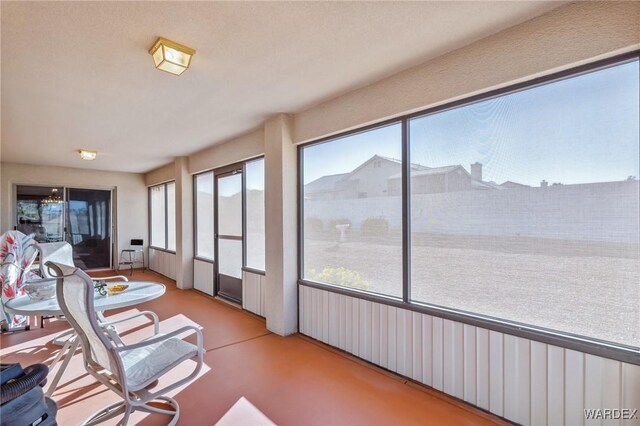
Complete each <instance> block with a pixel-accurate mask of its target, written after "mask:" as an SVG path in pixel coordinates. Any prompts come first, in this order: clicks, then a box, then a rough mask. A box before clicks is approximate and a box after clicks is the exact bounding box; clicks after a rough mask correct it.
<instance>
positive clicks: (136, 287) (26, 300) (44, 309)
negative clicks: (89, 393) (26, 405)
mask: <svg viewBox="0 0 640 426" xmlns="http://www.w3.org/2000/svg"><path fill="white" fill-rule="evenodd" d="M97 279H99V278H97ZM126 284H128V285H129V288H127V289H126V290H125V291H123V292H122V293H118V294H114V295H106V296H103V295H101V294H99V293H98V292H94V296H95V298H94V302H93V303H94V307H95V310H96V314H97V316H98V320H99V321H100V323H101V324H102V325H103V326H105V331H106V332H107V333H108V334H109V336H110V337H111V338H112V339H114V341H116V342H118V343H122V341H121V340H120V338H119V337H118V333H117V331H116V330H115V328H114V327H113V325H114V324H116V323H119V322H123V321H126V320H129V319H131V318H134V317H137V316H142V315H150V316H152V317H153V319H154V326H155V327H156V328H157V327H158V317H157V315H156V314H155V313H153V312H150V311H145V312H140V313H138V314H135V315H132V316H129V317H127V318H123V319H120V320H116V321H111V322H110V321H109V320H108V319H107V318H105V317H104V312H105V311H108V310H112V309H118V308H126V307H129V306H135V305H139V304H141V303H144V302H148V301H150V300H153V299H156V298H158V297H160V296H162V295H163V294H164V293H165V291H166V287H165V286H164V285H163V284H160V283H154V282H148V281H128V282H126ZM4 309H5V310H6V311H7V312H8V313H10V314H13V315H29V316H32V315H35V316H43V315H54V316H58V315H63V312H62V310H61V309H60V306H59V305H58V300H57V299H56V298H53V299H49V300H32V299H31V298H30V297H29V296H26V295H25V296H19V297H16V298H15V299H12V300H10V301H9V302H7V303H6V304H5V305H4ZM79 344H80V339H77V338H76V335H75V333H71V335H70V337H69V339H67V341H66V342H65V343H64V345H63V347H62V348H61V349H60V351H59V352H58V354H57V355H56V358H55V359H54V360H53V362H52V363H51V366H50V367H49V368H50V369H51V371H53V368H54V367H55V365H56V364H57V363H58V361H59V360H60V359H61V358H62V357H63V356H64V354H65V353H66V357H65V359H64V361H63V363H62V365H61V366H60V369H59V370H58V372H57V373H56V376H55V377H54V379H53V380H52V381H51V383H50V385H49V388H48V389H47V393H46V395H47V396H51V395H52V394H53V391H54V390H55V388H56V386H57V385H58V382H59V381H60V378H61V377H62V374H63V373H64V370H65V369H66V368H67V365H68V364H69V361H71V358H72V357H73V354H74V353H75V352H76V349H77V348H78V345H79Z"/></svg>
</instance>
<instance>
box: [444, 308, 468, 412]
mask: <svg viewBox="0 0 640 426" xmlns="http://www.w3.org/2000/svg"><path fill="white" fill-rule="evenodd" d="M463 341H464V336H463V327H462V323H459V322H453V321H450V320H444V322H443V354H444V355H443V362H442V364H443V390H444V392H446V393H448V394H449V395H453V396H455V397H456V398H460V399H462V398H463V397H464V389H463V370H464V357H463V349H462V346H463Z"/></svg>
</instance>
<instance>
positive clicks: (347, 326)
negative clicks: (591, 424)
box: [150, 253, 640, 426]
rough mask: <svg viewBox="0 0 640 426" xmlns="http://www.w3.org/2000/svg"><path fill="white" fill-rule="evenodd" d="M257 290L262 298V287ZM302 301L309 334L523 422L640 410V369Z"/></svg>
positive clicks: (569, 421) (336, 299) (427, 320)
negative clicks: (587, 412) (586, 411)
mask: <svg viewBox="0 0 640 426" xmlns="http://www.w3.org/2000/svg"><path fill="white" fill-rule="evenodd" d="M162 254H164V253H162ZM160 256H161V254H160V253H158V256H157V257H158V258H160ZM166 258H167V257H165V258H163V260H166ZM150 259H151V262H153V257H150ZM246 278H247V282H252V281H251V278H250V277H248V276H247V277H246ZM254 284H255V285H254ZM251 285H253V287H254V288H256V292H257V293H256V295H255V297H254V298H255V299H256V300H257V299H259V297H262V295H263V289H262V288H261V286H262V281H261V278H260V279H257V280H256V281H255V282H252V284H250V286H251ZM299 294H300V316H301V317H300V327H301V331H302V332H303V333H304V334H308V335H309V336H311V337H314V338H316V339H318V340H322V341H325V342H328V343H329V344H331V345H334V346H337V347H339V348H340V349H343V350H346V351H348V352H351V353H353V354H354V355H357V356H359V357H361V358H363V359H366V360H370V361H371V362H373V363H375V364H378V365H380V366H382V367H384V368H387V369H389V370H392V371H396V372H398V373H399V374H402V375H405V376H408V377H411V378H413V379H415V380H417V381H421V382H422V383H425V384H427V385H429V386H432V387H434V388H436V389H439V390H444V391H445V392H447V393H449V394H451V395H453V396H456V397H459V398H462V399H464V400H465V401H467V402H469V403H471V404H475V405H477V406H479V407H480V408H484V409H488V410H489V411H491V412H493V413H494V414H497V415H499V416H503V417H505V418H507V419H508V420H511V421H514V422H517V423H521V424H525V425H526V424H533V425H538V424H553V425H555V424H566V425H581V424H584V423H585V420H584V408H603V409H606V408H631V409H633V408H636V407H638V406H640V367H639V366H635V365H629V364H624V363H620V362H618V361H612V360H608V359H604V358H601V357H597V356H592V355H585V354H583V353H580V352H576V351H571V350H566V349H562V348H559V347H555V346H551V345H546V344H544V343H540V342H535V341H530V340H527V339H522V338H518V337H515V336H511V335H505V334H503V333H499V332H495V331H489V330H487V329H482V328H479V327H475V326H470V325H464V324H462V323H458V322H455V321H450V320H444V319H442V318H438V317H433V316H430V315H426V314H421V313H417V312H410V311H407V310H404V309H400V308H396V307H393V306H388V305H382V304H378V303H375V302H370V301H366V300H362V299H358V298H353V297H349V296H345V295H341V294H337V293H332V292H326V291H324V290H320V289H316V288H311V287H306V286H301V287H300V293H299ZM256 303H257V302H256ZM255 309H257V310H261V308H258V307H257V306H256V307H255ZM605 424H622V425H633V426H640V421H639V420H638V419H631V420H625V421H613V422H605Z"/></svg>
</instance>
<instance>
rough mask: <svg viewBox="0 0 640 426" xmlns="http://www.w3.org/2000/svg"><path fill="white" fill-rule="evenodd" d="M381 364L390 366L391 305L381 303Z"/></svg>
mask: <svg viewBox="0 0 640 426" xmlns="http://www.w3.org/2000/svg"><path fill="white" fill-rule="evenodd" d="M379 308H380V365H381V366H383V367H384V368H389V351H388V347H389V306H387V305H380V306H379Z"/></svg>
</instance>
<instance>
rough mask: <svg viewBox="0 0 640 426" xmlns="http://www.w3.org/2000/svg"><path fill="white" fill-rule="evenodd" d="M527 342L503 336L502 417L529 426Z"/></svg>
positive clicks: (528, 354)
mask: <svg viewBox="0 0 640 426" xmlns="http://www.w3.org/2000/svg"><path fill="white" fill-rule="evenodd" d="M529 344H530V342H529V340H526V339H521V338H519V337H515V336H511V335H508V334H505V335H504V417H506V418H508V419H512V420H515V421H516V422H517V423H520V424H529V407H530V405H529V404H530V392H529V391H530V388H531V384H530V376H529V375H530V373H531V371H530V365H531V361H530V347H529Z"/></svg>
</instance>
